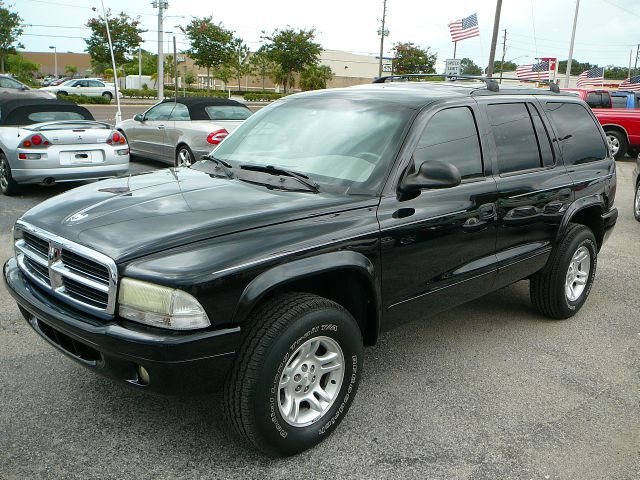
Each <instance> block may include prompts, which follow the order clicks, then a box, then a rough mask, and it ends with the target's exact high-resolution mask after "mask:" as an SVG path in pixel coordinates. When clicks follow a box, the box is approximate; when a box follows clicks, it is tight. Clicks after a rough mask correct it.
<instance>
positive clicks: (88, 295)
mask: <svg viewBox="0 0 640 480" xmlns="http://www.w3.org/2000/svg"><path fill="white" fill-rule="evenodd" d="M62 282H63V284H64V289H65V292H66V293H67V295H69V296H70V297H71V298H75V299H76V300H78V301H79V302H84V303H88V304H89V305H92V306H94V307H97V308H107V304H108V303H109V294H108V293H105V292H99V291H97V290H95V289H93V288H91V287H87V286H86V285H83V284H82V283H80V282H76V281H75V280H71V279H70V278H64V279H63V280H62Z"/></svg>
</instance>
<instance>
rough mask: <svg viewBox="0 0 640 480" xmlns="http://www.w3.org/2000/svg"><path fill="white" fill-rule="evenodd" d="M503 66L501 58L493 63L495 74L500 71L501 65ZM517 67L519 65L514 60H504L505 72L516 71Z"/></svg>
mask: <svg viewBox="0 0 640 480" xmlns="http://www.w3.org/2000/svg"><path fill="white" fill-rule="evenodd" d="M501 66H502V62H501V61H500V60H497V61H495V62H494V63H493V72H494V74H495V72H500V67H501ZM516 68H518V65H516V64H515V63H513V62H510V61H505V62H504V68H502V71H503V72H515V71H516ZM486 72H487V69H485V73H486Z"/></svg>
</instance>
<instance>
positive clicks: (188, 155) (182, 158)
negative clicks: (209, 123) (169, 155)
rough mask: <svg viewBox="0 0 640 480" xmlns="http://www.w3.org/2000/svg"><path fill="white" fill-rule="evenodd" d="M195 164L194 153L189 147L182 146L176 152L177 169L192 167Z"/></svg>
mask: <svg viewBox="0 0 640 480" xmlns="http://www.w3.org/2000/svg"><path fill="white" fill-rule="evenodd" d="M194 162H195V157H194V155H193V152H192V151H191V149H190V148H189V147H188V146H187V145H180V146H179V147H178V150H177V151H176V161H175V166H176V167H190V166H191V164H192V163H194Z"/></svg>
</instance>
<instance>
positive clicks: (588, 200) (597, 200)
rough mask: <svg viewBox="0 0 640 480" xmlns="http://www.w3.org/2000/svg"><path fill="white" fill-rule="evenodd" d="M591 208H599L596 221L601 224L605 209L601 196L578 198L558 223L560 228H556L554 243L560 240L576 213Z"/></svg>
mask: <svg viewBox="0 0 640 480" xmlns="http://www.w3.org/2000/svg"><path fill="white" fill-rule="evenodd" d="M593 206H597V207H598V208H599V210H600V213H599V215H598V218H597V221H599V222H602V216H601V215H602V213H604V211H605V209H606V207H605V201H604V199H603V198H602V194H599V195H591V196H589V197H582V198H579V199H578V200H576V201H575V202H573V203H572V204H571V205H570V206H569V208H568V209H567V211H566V213H565V214H564V216H563V217H562V220H561V221H560V228H558V233H557V234H556V239H555V241H556V242H558V241H560V239H562V237H563V236H564V234H565V232H566V231H567V227H568V226H569V223H571V220H572V219H573V218H574V217H575V216H576V214H577V213H578V212H580V211H582V210H584V209H586V208H589V207H593Z"/></svg>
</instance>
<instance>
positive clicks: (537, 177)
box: [482, 97, 573, 287]
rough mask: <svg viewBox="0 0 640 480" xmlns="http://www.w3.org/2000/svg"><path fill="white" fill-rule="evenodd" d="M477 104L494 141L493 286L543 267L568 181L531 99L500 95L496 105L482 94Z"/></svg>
mask: <svg viewBox="0 0 640 480" xmlns="http://www.w3.org/2000/svg"><path fill="white" fill-rule="evenodd" d="M482 102H483V104H484V111H485V112H486V115H487V119H488V123H489V125H490V126H491V131H492V135H491V137H492V139H493V142H494V144H495V150H494V152H495V157H494V159H493V160H494V166H495V171H496V175H495V180H496V184H497V188H498V239H497V245H496V256H497V260H498V278H497V284H496V287H501V286H504V285H508V284H510V283H513V282H514V281H517V280H520V279H521V278H524V277H526V276H528V275H530V274H532V273H534V272H536V271H537V270H539V269H540V268H542V267H543V266H544V264H545V263H546V261H547V258H548V256H549V253H550V251H551V245H552V242H553V241H554V239H555V237H556V234H557V232H558V229H559V228H560V223H561V221H562V217H563V215H564V212H565V211H566V208H567V207H568V206H569V204H570V203H571V199H572V196H573V195H572V181H571V177H570V176H569V174H568V173H567V170H566V169H565V167H564V166H563V165H562V163H561V162H560V155H559V152H558V151H557V149H556V148H555V146H554V144H553V142H552V139H554V138H555V137H554V135H553V131H552V130H551V127H550V124H549V122H548V120H547V118H546V116H545V115H544V112H543V110H542V109H541V107H540V104H539V103H538V102H537V101H536V100H535V98H533V97H519V98H517V99H516V98H514V99H513V100H512V99H508V100H505V99H503V100H502V101H500V103H498V102H496V101H495V99H493V100H492V99H491V98H484V99H482Z"/></svg>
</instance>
